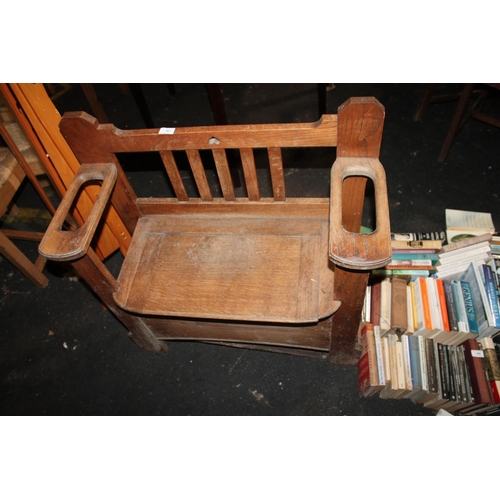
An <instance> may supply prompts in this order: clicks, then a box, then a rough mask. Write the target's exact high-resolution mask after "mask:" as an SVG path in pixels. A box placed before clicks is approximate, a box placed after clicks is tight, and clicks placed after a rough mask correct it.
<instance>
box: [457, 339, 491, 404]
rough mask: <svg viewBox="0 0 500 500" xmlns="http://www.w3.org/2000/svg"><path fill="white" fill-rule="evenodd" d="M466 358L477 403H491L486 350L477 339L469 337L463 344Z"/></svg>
mask: <svg viewBox="0 0 500 500" xmlns="http://www.w3.org/2000/svg"><path fill="white" fill-rule="evenodd" d="M462 346H463V348H464V354H465V358H466V360H467V364H468V366H469V373H470V380H471V386H472V391H473V392H474V396H475V399H476V402H477V403H481V404H490V403H491V396H490V390H489V388H488V379H487V374H486V370H485V362H484V352H483V351H482V350H481V345H480V344H479V343H478V342H477V340H476V339H467V340H466V341H465V342H464V343H463V344H462Z"/></svg>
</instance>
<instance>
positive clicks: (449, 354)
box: [445, 345, 458, 403]
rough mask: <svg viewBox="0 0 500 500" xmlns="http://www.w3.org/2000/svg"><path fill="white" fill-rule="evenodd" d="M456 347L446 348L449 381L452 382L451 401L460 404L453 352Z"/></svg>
mask: <svg viewBox="0 0 500 500" xmlns="http://www.w3.org/2000/svg"><path fill="white" fill-rule="evenodd" d="M454 349H455V346H448V345H447V346H445V350H446V353H447V356H446V359H447V362H448V377H449V378H448V380H449V381H450V401H454V402H456V403H458V391H457V382H456V374H455V362H454V359H453V350H454Z"/></svg>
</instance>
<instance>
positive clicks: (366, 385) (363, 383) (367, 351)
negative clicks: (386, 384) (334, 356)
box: [358, 323, 383, 397]
mask: <svg viewBox="0 0 500 500" xmlns="http://www.w3.org/2000/svg"><path fill="white" fill-rule="evenodd" d="M360 341H361V356H360V358H359V360H358V391H359V395H360V396H363V397H368V396H372V395H373V394H375V393H377V392H378V391H380V390H381V389H382V387H383V386H382V385H380V384H379V378H378V369H377V354H376V351H375V338H374V330H373V325H372V324H371V323H364V324H363V325H362V326H361V332H360Z"/></svg>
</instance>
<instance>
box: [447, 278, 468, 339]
mask: <svg viewBox="0 0 500 500" xmlns="http://www.w3.org/2000/svg"><path fill="white" fill-rule="evenodd" d="M451 289H452V290H453V300H454V301H455V304H456V308H457V318H458V331H459V332H465V333H468V332H469V322H468V321H467V313H466V312H465V305H464V297H463V294H462V287H461V285H460V282H459V281H457V280H451Z"/></svg>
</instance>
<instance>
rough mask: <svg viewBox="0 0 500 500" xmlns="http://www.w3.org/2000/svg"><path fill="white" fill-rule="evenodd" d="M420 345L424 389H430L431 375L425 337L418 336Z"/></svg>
mask: <svg viewBox="0 0 500 500" xmlns="http://www.w3.org/2000/svg"><path fill="white" fill-rule="evenodd" d="M418 344H419V345H418V347H419V353H420V369H421V372H422V389H424V390H425V391H428V390H429V377H428V374H427V356H426V354H425V339H424V338H423V337H421V336H418Z"/></svg>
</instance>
